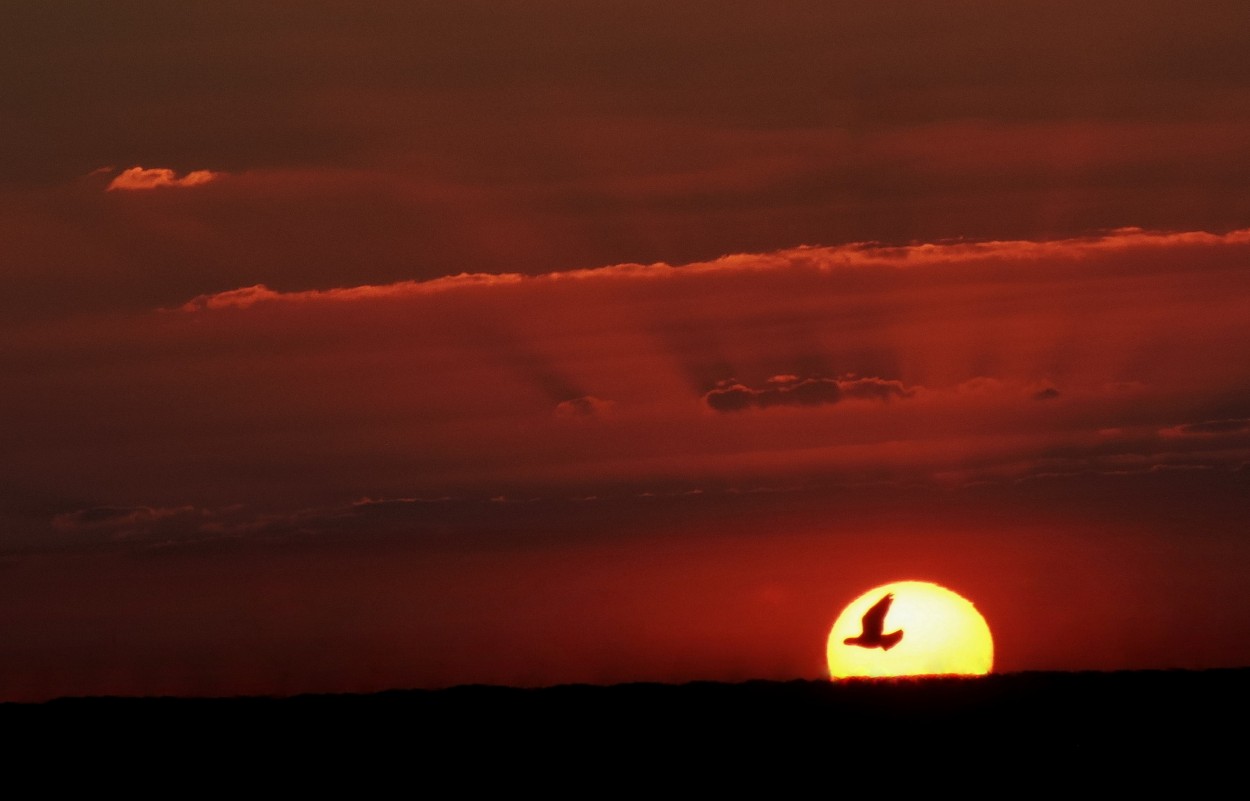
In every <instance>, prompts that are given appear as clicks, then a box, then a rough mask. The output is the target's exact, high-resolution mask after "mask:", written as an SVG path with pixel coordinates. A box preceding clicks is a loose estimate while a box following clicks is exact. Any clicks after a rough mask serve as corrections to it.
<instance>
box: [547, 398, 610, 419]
mask: <svg viewBox="0 0 1250 801" xmlns="http://www.w3.org/2000/svg"><path fill="white" fill-rule="evenodd" d="M615 406H616V404H615V403H613V402H612V401H610V400H604V399H603V398H596V397H595V396H594V395H583V396H582V397H580V398H572V399H571V400H566V401H561V402H560V403H558V404H556V412H555V414H556V417H558V418H560V419H563V420H585V419H588V418H596V417H600V418H601V417H607V416H608V415H610V414H611V413H612V409H613V408H614V407H615Z"/></svg>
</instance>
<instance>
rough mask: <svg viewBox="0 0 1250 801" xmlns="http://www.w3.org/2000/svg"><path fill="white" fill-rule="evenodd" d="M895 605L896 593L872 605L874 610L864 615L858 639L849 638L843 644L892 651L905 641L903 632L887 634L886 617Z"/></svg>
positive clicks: (889, 593) (900, 630) (885, 596)
mask: <svg viewBox="0 0 1250 801" xmlns="http://www.w3.org/2000/svg"><path fill="white" fill-rule="evenodd" d="M892 603H894V593H892V592H887V593H886V594H885V595H884V596H883V597H882V598H881V600H880V601H877V602H876V603H875V604H873V605H872V608H871V609H869V610H868V611H867V612H865V613H864V617H863V618H862V619H861V620H860V628H861V629H862V630H861V631H860V634H859V636H858V637H847V638H846V639H845V640H843V641H842V642H843V643H844V644H846V645H858V646H859V647H860V648H881V649H883V650H886V651H888V650H890V649H891V648H893V647H894V646H896V645H898V643H899V640H901V639H903V630H902V629H899V630H898V631H892V632H890V633H889V634H885V633H884V632H885V616H886V613H887V612H889V611H890V604H892Z"/></svg>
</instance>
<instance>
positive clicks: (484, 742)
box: [0, 669, 1250, 794]
mask: <svg viewBox="0 0 1250 801" xmlns="http://www.w3.org/2000/svg"><path fill="white" fill-rule="evenodd" d="M1248 712H1250V669H1240V670H1217V671H1204V672H1186V671H1140V672H1123V673H1021V674H1010V675H996V676H988V677H984V678H977V679H956V678H930V679H915V680H876V681H847V682H838V683H833V682H826V681H791V682H762V681H760V682H746V683H743V684H718V683H692V684H685V685H661V684H628V685H617V686H612V687H592V686H581V685H576V686H562V687H551V688H547V689H528V690H527V689H509V688H501V687H479V686H469V687H457V688H453V689H447V690H436V691H421V690H411V691H393V692H385V693H379V694H376V695H323V696H311V695H310V696H300V697H294V698H282V699H270V698H228V699H179V698H79V699H62V700H57V701H51V702H48V703H43V704H4V705H0V725H3V727H4V729H3V730H4V732H5V733H6V739H7V743H8V745H7V748H8V754H7V756H8V764H9V766H10V767H16V768H18V769H31V768H33V767H36V766H37V767H38V769H39V770H41V771H46V770H48V769H49V767H50V766H51V765H53V764H54V765H55V766H56V767H52V771H53V774H52V775H61V776H62V778H67V777H68V776H71V775H75V776H76V777H77V779H81V778H82V776H81V774H75V773H74V771H83V770H87V771H88V775H90V776H94V777H96V778H97V779H99V780H101V781H104V782H105V783H108V784H112V783H114V782H115V781H116V780H118V779H127V780H128V781H131V782H139V783H144V782H145V781H150V782H153V783H155V784H157V785H159V784H160V782H164V781H171V780H172V781H176V782H185V781H191V780H193V781H195V782H197V783H209V784H212V783H219V784H220V783H225V784H230V783H231V782H234V781H252V780H254V777H255V776H258V775H261V776H264V777H266V779H265V780H266V781H269V782H273V781H278V782H286V783H288V785H300V786H304V787H309V786H318V785H321V784H322V783H323V782H327V783H337V784H338V785H340V786H342V784H343V783H344V782H346V783H347V785H349V786H353V787H356V788H357V789H361V790H363V789H367V786H368V785H369V784H370V782H373V781H378V780H380V777H385V780H386V781H388V782H389V781H394V780H395V779H396V778H397V777H402V778H403V780H404V781H410V782H414V783H415V784H414V785H413V786H414V787H415V786H420V785H422V783H424V782H426V781H435V780H437V781H440V782H443V781H446V780H448V779H452V780H454V781H455V782H456V784H457V786H458V787H460V788H461V789H463V790H468V789H470V788H473V787H477V786H486V785H490V786H496V787H497V786H500V785H501V784H506V785H517V786H520V785H527V786H534V785H535V784H540V785H542V786H545V787H550V788H556V787H564V788H565V789H574V790H576V788H577V786H578V783H579V782H582V781H585V780H586V777H587V776H595V777H599V778H600V779H604V778H605V777H608V778H610V780H611V782H613V783H617V784H634V785H635V786H647V785H648V784H649V783H653V782H656V781H681V782H684V783H686V784H685V786H687V787H688V788H693V787H696V786H702V785H706V786H711V785H719V786H722V787H723V786H726V785H733V784H735V783H737V782H738V781H749V782H756V783H757V782H760V781H764V782H766V783H767V784H768V785H769V786H771V787H773V789H775V790H784V789H786V787H787V786H788V783H789V782H791V781H794V782H801V781H810V780H811V779H813V778H817V779H821V777H823V780H824V781H826V782H828V783H829V786H831V787H833V786H836V785H838V783H839V782H841V781H843V780H845V781H855V782H858V781H859V780H860V779H865V778H867V779H870V780H871V781H880V782H883V783H884V784H882V785H881V787H882V789H884V788H885V787H886V786H888V785H891V783H893V782H898V781H908V782H913V783H938V784H941V785H943V786H945V787H947V789H959V788H966V789H969V790H973V789H974V788H978V787H979V788H980V791H981V792H985V791H993V790H995V788H997V789H998V790H999V791H1004V792H1006V791H1008V789H1009V788H1008V787H1007V786H1001V782H1003V781H1010V783H1012V784H1014V783H1017V782H1025V783H1026V784H1027V783H1031V782H1051V781H1056V782H1066V781H1087V780H1089V779H1090V777H1096V778H1097V780H1098V781H1100V782H1110V783H1112V784H1115V785H1119V786H1121V787H1122V788H1123V787H1124V786H1128V785H1131V786H1136V787H1149V786H1150V785H1151V783H1152V782H1154V781H1156V780H1164V779H1166V778H1171V779H1178V778H1179V779H1180V780H1182V781H1186V782H1188V783H1190V784H1191V789H1193V786H1195V785H1198V784H1204V783H1205V782H1207V781H1211V780H1215V779H1221V780H1224V779H1229V778H1236V777H1240V775H1241V774H1242V772H1243V770H1244V769H1245V766H1246V765H1250V757H1248V756H1247V754H1250V737H1248V736H1247V735H1246V734H1245V729H1246V718H1247V713H1248ZM65 771H68V773H65ZM258 772H259V773H258ZM175 776H176V777H181V778H171V777H175ZM244 776H246V777H248V778H246V779H244V778H243V777H244ZM127 777H128V778H127ZM156 777H159V779H158V778H156ZM189 777H194V779H191V778H189ZM857 777H858V778H857ZM1004 777H1006V778H1004ZM691 783H693V784H691ZM170 789H172V787H171V788H170ZM587 789H589V788H587ZM981 792H979V793H978V794H981Z"/></svg>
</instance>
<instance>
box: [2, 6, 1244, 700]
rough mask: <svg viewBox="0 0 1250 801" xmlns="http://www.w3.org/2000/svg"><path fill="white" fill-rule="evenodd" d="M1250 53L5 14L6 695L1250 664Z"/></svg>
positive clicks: (1036, 19) (933, 17)
mask: <svg viewBox="0 0 1250 801" xmlns="http://www.w3.org/2000/svg"><path fill="white" fill-rule="evenodd" d="M1246 30H1250V6H1247V5H1246V4H1245V3H1244V2H1240V0H1237V1H1233V0H1217V1H1216V2H1208V3H1202V4H1200V5H1198V6H1194V5H1192V4H1182V3H1179V2H1152V1H1151V0H1135V2H1132V3H1128V2H1101V3H1089V2H1082V3H1068V2H1055V1H1054V0H1050V1H1048V2H1032V1H1031V0H1024V1H1023V2H1013V3H1001V2H989V0H977V1H975V2H954V1H952V2H943V3H920V2H891V3H854V4H853V3H848V2H843V0H824V2H785V1H783V2H769V3H724V2H716V3H712V2H706V3H705V2H688V1H687V0H681V1H680V2H672V0H670V1H669V2H664V3H660V2H650V1H649V0H634V1H632V2H593V3H587V2H573V1H572V0H569V1H568V2H565V1H563V0H559V1H551V2H547V1H544V0H537V1H534V0H531V1H530V2H523V3H522V2H473V1H472V0H464V1H458V2H455V3H449V2H438V3H433V2H391V1H390V0H382V1H380V2H374V3H371V4H368V7H367V8H365V9H360V8H356V7H354V6H353V5H352V4H348V3H338V2H334V3H331V2H305V3H300V4H255V3H250V2H237V3H236V2H222V1H221V0H218V1H216V2H212V3H206V2H205V3H201V2H183V3H175V4H171V3H165V2H155V0H152V1H151V2H122V1H120V0H119V1H118V2H109V3H96V2H86V0H83V1H82V2H52V1H47V0H45V1H43V2H29V3H27V2H20V3H11V4H8V5H7V6H6V8H5V9H4V11H3V12H0V141H3V142H4V143H5V147H4V148H2V149H0V263H2V266H3V275H4V277H5V279H6V280H5V283H6V291H5V292H4V293H0V380H2V381H3V385H4V386H5V391H4V393H3V394H2V395H0V420H3V423H2V424H0V453H2V454H3V459H2V460H0V631H3V632H4V634H3V637H0V699H6V700H14V699H17V700H29V699H39V698H47V697H54V696H59V695H79V694H93V693H144V694H153V693H160V694H235V693H244V692H260V693H288V692H308V691H344V690H376V689H383V688H389V687H414V686H419V687H435V686H445V685H450V684H459V683H468V682H492V683H505V684H527V685H532V684H551V683H557V682H568V681H592V682H615V681H630V680H662V681H683V680H690V679H720V680H737V679H746V678H778V679H782V678H794V677H807V678H815V677H818V676H820V675H821V674H822V671H823V670H824V637H825V634H826V633H827V631H828V628H829V626H830V625H831V624H832V622H833V619H834V618H835V617H836V615H837V613H838V612H839V611H840V609H841V607H842V605H843V604H845V603H846V602H848V601H850V600H851V599H852V598H854V597H855V596H856V595H858V594H859V593H861V592H863V591H864V590H865V589H867V588H869V587H871V586H873V585H875V584H880V583H883V582H886V581H891V580H897V579H909V578H915V579H922V580H928V581H935V582H938V583H941V584H945V585H947V586H950V587H952V588H953V589H955V590H957V591H958V592H960V593H961V594H963V595H965V596H967V597H968V598H970V599H971V600H973V601H974V602H975V603H976V604H977V605H978V607H979V608H980V609H981V611H982V612H983V613H984V614H985V616H986V618H987V620H988V621H989V624H990V626H991V629H992V630H993V632H994V635H995V639H996V645H997V663H996V669H998V670H1008V671H1010V670H1032V669H1036V670H1044V669H1062V670H1073V669H1129V668H1156V667H1188V668H1205V667H1221V666H1234V665H1236V666H1241V665H1247V664H1250V597H1248V596H1247V593H1246V591H1245V587H1246V586H1247V583H1248V580H1250V531H1248V530H1247V519H1248V513H1250V324H1248V321H1250V50H1248V49H1247V48H1246V46H1245V31H1246Z"/></svg>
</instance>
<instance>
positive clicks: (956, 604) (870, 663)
mask: <svg viewBox="0 0 1250 801" xmlns="http://www.w3.org/2000/svg"><path fill="white" fill-rule="evenodd" d="M887 596H889V599H888V600H885V599H887ZM870 610H875V611H874V612H873V613H872V614H869V612H870ZM882 613H884V618H882ZM865 615H868V619H865ZM874 624H875V625H874ZM896 631H901V632H902V636H901V637H893V636H891V635H893V633H894V632H896ZM865 635H866V636H865ZM878 637H879V638H880V640H879V642H878V639H877V638H878ZM847 639H853V640H856V642H855V643H852V644H847V642H846V640H847ZM895 640H896V642H892V641H895ZM874 643H875V644H874ZM882 644H889V645H890V647H889V648H885V647H882ZM826 654H827V656H828V659H829V675H830V677H831V678H834V679H843V678H850V677H853V676H937V675H960V676H980V675H984V674H986V673H989V672H990V669H991V668H992V667H993V665H994V641H993V639H992V638H991V637H990V627H989V625H988V624H987V623H986V622H985V618H984V617H982V616H981V613H980V612H978V611H977V608H976V607H975V606H973V605H972V602H971V601H968V600H967V599H966V598H964V597H962V596H961V595H959V594H958V593H956V592H953V591H951V590H948V589H946V588H945V587H942V586H939V585H937V584H930V583H929V582H926V581H897V582H894V583H893V584H883V585H881V586H880V587H875V588H873V589H871V590H869V591H868V592H866V593H864V594H863V595H861V596H859V597H858V598H856V599H855V600H854V601H851V603H850V604H849V605H848V606H847V607H846V609H843V610H842V614H841V615H839V616H838V619H837V622H835V623H834V624H833V629H832V630H831V631H830V632H829V642H828V645H827V647H826Z"/></svg>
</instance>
